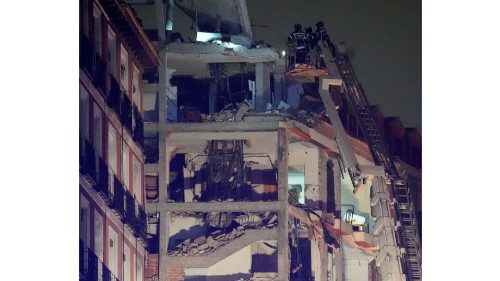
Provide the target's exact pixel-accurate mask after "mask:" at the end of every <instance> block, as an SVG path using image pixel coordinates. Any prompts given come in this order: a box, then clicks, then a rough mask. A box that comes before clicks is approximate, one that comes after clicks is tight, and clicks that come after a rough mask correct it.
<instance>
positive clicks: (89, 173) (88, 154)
mask: <svg viewBox="0 0 500 281" xmlns="http://www.w3.org/2000/svg"><path fill="white" fill-rule="evenodd" d="M80 141H81V142H82V146H83V147H82V148H83V153H82V154H81V155H80V157H81V158H80V159H81V161H82V162H83V163H82V164H83V165H82V169H81V172H82V174H83V175H84V176H85V177H86V178H87V179H88V180H89V181H90V182H91V183H95V182H96V181H97V174H96V158H95V157H96V154H95V150H94V148H93V147H92V145H91V144H90V142H89V141H88V140H87V139H86V138H81V140H80Z"/></svg>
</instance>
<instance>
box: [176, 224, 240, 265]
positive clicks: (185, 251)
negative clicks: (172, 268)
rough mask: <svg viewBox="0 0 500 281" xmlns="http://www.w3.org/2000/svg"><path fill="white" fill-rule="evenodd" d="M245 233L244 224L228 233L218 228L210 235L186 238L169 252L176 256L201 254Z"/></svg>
mask: <svg viewBox="0 0 500 281" xmlns="http://www.w3.org/2000/svg"><path fill="white" fill-rule="evenodd" d="M244 233H245V227H243V226H238V227H237V228H234V229H233V230H232V231H231V232H228V233H223V232H222V231H220V230H217V231H215V232H213V233H212V234H211V235H210V236H208V237H206V236H200V237H198V238H196V239H194V240H192V241H191V239H186V240H185V241H184V242H182V243H180V244H179V245H177V246H175V247H174V249H173V250H172V251H170V252H169V253H168V254H169V255H170V256H175V257H183V256H188V257H192V256H201V255H204V254H207V253H210V252H213V251H215V250H216V249H218V248H220V247H222V246H224V245H226V244H227V243H229V242H231V241H232V240H234V239H236V238H238V237H240V236H241V235H243V234H244Z"/></svg>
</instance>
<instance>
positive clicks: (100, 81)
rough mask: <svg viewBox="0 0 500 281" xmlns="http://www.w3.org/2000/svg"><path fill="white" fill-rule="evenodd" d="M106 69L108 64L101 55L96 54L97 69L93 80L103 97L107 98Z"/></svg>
mask: <svg viewBox="0 0 500 281" xmlns="http://www.w3.org/2000/svg"><path fill="white" fill-rule="evenodd" d="M106 69H107V63H106V62H105V61H104V60H103V59H102V58H101V56H100V55H99V54H97V53H95V69H94V73H93V74H94V75H93V77H92V78H93V81H94V85H95V86H96V87H97V89H99V91H100V93H101V95H102V96H103V97H105V96H106Z"/></svg>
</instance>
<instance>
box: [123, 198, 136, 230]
mask: <svg viewBox="0 0 500 281" xmlns="http://www.w3.org/2000/svg"><path fill="white" fill-rule="evenodd" d="M125 206H126V209H125V210H126V211H125V217H124V222H125V223H127V224H128V225H130V227H131V228H134V226H135V220H136V215H135V199H134V197H133V196H132V195H131V194H130V193H128V192H125Z"/></svg>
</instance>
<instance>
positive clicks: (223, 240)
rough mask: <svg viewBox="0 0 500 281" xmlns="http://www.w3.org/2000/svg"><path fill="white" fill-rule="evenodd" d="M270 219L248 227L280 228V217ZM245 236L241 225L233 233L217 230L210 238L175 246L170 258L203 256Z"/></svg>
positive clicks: (196, 239)
mask: <svg viewBox="0 0 500 281" xmlns="http://www.w3.org/2000/svg"><path fill="white" fill-rule="evenodd" d="M268 215H271V216H269V217H268V218H269V219H267V218H266V219H264V220H262V221H261V223H260V224H258V225H255V224H249V225H246V226H247V228H249V229H272V228H276V227H277V226H278V216H277V215H276V214H271V213H268ZM243 234H245V226H243V225H240V226H238V227H236V228H233V229H232V230H231V231H228V232H226V233H224V232H223V231H222V230H216V231H214V232H212V233H211V234H210V235H209V236H199V237H197V238H195V239H194V240H191V239H186V240H184V242H182V243H180V244H178V245H177V246H175V247H174V248H173V249H172V250H170V251H169V252H168V255H169V256H174V257H193V256H203V255H206V254H208V253H211V252H213V251H215V250H217V249H218V248H220V247H222V246H224V245H226V244H228V243H229V242H231V241H233V240H234V239H236V238H238V237H240V236H242V235H243Z"/></svg>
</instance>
